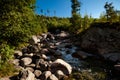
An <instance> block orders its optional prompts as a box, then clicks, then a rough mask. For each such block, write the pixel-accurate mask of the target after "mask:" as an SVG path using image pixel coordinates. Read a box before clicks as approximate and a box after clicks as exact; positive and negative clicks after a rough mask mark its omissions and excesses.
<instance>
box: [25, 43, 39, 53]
mask: <svg viewBox="0 0 120 80" xmlns="http://www.w3.org/2000/svg"><path fill="white" fill-rule="evenodd" d="M27 48H28V50H29V53H36V52H38V51H39V48H38V45H37V44H34V45H29V46H27Z"/></svg>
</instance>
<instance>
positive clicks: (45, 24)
mask: <svg viewBox="0 0 120 80" xmlns="http://www.w3.org/2000/svg"><path fill="white" fill-rule="evenodd" d="M37 18H38V20H39V24H40V25H41V27H42V28H44V29H43V30H44V32H47V31H51V32H54V31H55V30H56V29H61V30H68V29H69V26H70V25H71V23H70V21H69V18H58V17H47V16H40V15H37Z"/></svg>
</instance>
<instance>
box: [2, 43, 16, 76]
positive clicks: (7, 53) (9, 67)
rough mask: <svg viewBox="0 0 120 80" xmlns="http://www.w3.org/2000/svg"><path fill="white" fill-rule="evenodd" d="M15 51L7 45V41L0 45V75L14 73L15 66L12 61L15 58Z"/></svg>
mask: <svg viewBox="0 0 120 80" xmlns="http://www.w3.org/2000/svg"><path fill="white" fill-rule="evenodd" d="M13 51H14V50H13V48H12V47H10V46H9V45H7V43H2V44H1V45H0V77H3V76H8V75H11V74H13V73H14V71H15V69H14V66H13V64H12V63H11V62H10V60H12V59H13Z"/></svg>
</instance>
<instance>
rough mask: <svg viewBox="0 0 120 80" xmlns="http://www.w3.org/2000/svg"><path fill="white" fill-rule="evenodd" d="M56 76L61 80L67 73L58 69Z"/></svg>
mask: <svg viewBox="0 0 120 80" xmlns="http://www.w3.org/2000/svg"><path fill="white" fill-rule="evenodd" d="M55 76H56V77H57V78H58V79H59V80H61V79H62V78H63V77H64V76H65V74H64V73H63V72H62V71H61V70H58V71H56V73H55Z"/></svg>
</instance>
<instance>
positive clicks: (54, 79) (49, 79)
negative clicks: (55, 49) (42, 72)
mask: <svg viewBox="0 0 120 80" xmlns="http://www.w3.org/2000/svg"><path fill="white" fill-rule="evenodd" d="M47 80H58V78H57V77H56V76H55V75H54V74H52V75H50V76H49V77H48V79H47Z"/></svg>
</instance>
